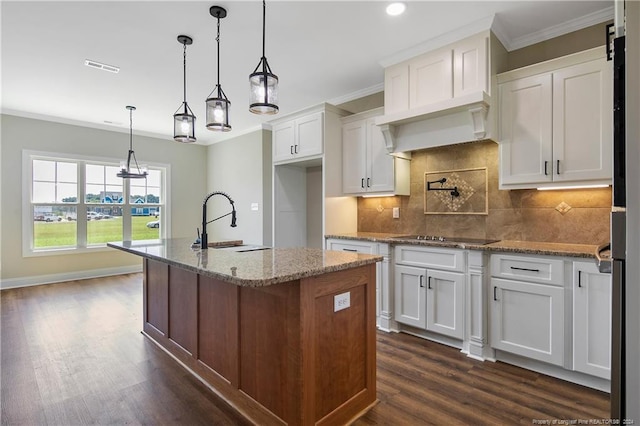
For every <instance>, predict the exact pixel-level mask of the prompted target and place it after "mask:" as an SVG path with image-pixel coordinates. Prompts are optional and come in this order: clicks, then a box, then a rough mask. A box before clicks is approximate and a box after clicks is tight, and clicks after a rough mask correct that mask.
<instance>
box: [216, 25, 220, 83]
mask: <svg viewBox="0 0 640 426" xmlns="http://www.w3.org/2000/svg"><path fill="white" fill-rule="evenodd" d="M216 43H217V44H218V93H220V13H218V35H217V36H216Z"/></svg>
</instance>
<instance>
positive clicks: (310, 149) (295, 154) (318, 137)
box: [272, 112, 324, 163]
mask: <svg viewBox="0 0 640 426" xmlns="http://www.w3.org/2000/svg"><path fill="white" fill-rule="evenodd" d="M323 118H324V113H323V112H315V113H311V114H308V115H305V116H302V117H298V118H295V119H292V120H287V121H283V122H281V123H278V124H276V125H274V126H273V129H272V131H273V135H272V137H273V162H274V163H282V162H290V161H298V160H300V159H304V158H306V157H311V156H315V155H322V153H323V149H324V131H323V130H324V128H323V127H324V126H323V123H324V121H323Z"/></svg>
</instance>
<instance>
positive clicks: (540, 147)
mask: <svg viewBox="0 0 640 426" xmlns="http://www.w3.org/2000/svg"><path fill="white" fill-rule="evenodd" d="M498 82H499V93H500V95H499V96H500V108H499V110H500V114H499V121H500V125H499V127H500V135H499V143H500V188H502V189H519V188H537V187H545V186H546V187H553V186H564V185H576V184H577V185H580V184H585V185H588V184H609V183H610V182H611V175H612V152H611V151H612V143H613V136H612V135H613V127H612V108H613V94H612V87H613V77H612V67H611V64H610V63H609V62H607V61H606V60H605V58H604V49H603V48H596V49H592V50H588V51H585V52H581V53H577V54H574V55H569V56H566V57H563V58H558V59H554V60H551V61H547V62H543V63H541V64H536V65H532V66H530V67H526V68H522V69H519V70H514V71H510V72H507V73H504V74H501V75H499V76H498Z"/></svg>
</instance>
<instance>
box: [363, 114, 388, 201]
mask: <svg viewBox="0 0 640 426" xmlns="http://www.w3.org/2000/svg"><path fill="white" fill-rule="evenodd" d="M394 161H395V160H394V158H393V157H392V156H391V155H389V151H387V148H386V145H385V142H384V136H383V135H382V130H380V127H379V126H376V122H375V120H374V119H369V120H367V178H368V180H367V181H366V182H365V184H366V186H367V191H369V192H393V191H394V190H395V175H394V172H395V170H394Z"/></svg>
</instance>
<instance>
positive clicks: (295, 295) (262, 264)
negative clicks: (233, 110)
mask: <svg viewBox="0 0 640 426" xmlns="http://www.w3.org/2000/svg"><path fill="white" fill-rule="evenodd" d="M108 245H109V247H112V248H116V249H119V250H123V251H126V252H128V253H132V254H134V255H138V256H141V257H142V258H143V265H144V283H143V304H144V305H143V310H144V314H143V333H144V334H145V335H146V336H148V337H149V338H150V339H151V340H153V341H154V342H155V343H157V344H158V345H159V346H160V347H161V348H163V349H164V350H165V351H166V352H168V353H169V354H170V355H171V356H172V357H174V358H175V359H176V360H177V361H178V362H180V363H181V364H182V365H183V366H185V367H186V368H187V369H189V370H190V371H191V372H192V373H193V374H194V375H196V376H197V377H198V378H199V379H200V380H202V381H203V382H204V383H206V384H207V385H208V386H209V387H210V388H211V389H212V390H213V391H214V392H215V393H216V394H217V395H218V396H220V397H221V398H222V399H224V400H225V401H226V402H227V403H228V404H229V405H230V406H231V407H233V408H234V409H235V410H237V411H238V412H240V413H241V414H242V415H243V416H245V417H246V418H247V419H248V420H249V421H250V422H253V423H255V424H260V425H266V424H294V425H311V424H332V425H334V424H345V423H349V422H350V421H352V420H353V419H355V418H357V417H358V416H360V415H361V414H363V413H364V412H365V411H366V410H367V409H369V408H370V407H371V406H373V405H374V404H375V403H376V354H375V291H376V288H375V284H376V272H375V263H376V262H377V261H380V260H382V257H380V256H373V255H364V254H358V253H343V252H336V251H324V250H320V249H307V248H290V249H284V248H283V249H269V248H261V247H247V248H245V249H244V250H247V251H243V246H240V247H230V248H223V249H214V248H210V249H208V250H200V249H199V248H197V249H192V248H191V241H190V240H188V239H168V240H150V241H134V242H131V241H124V242H118V243H109V244H108Z"/></svg>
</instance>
